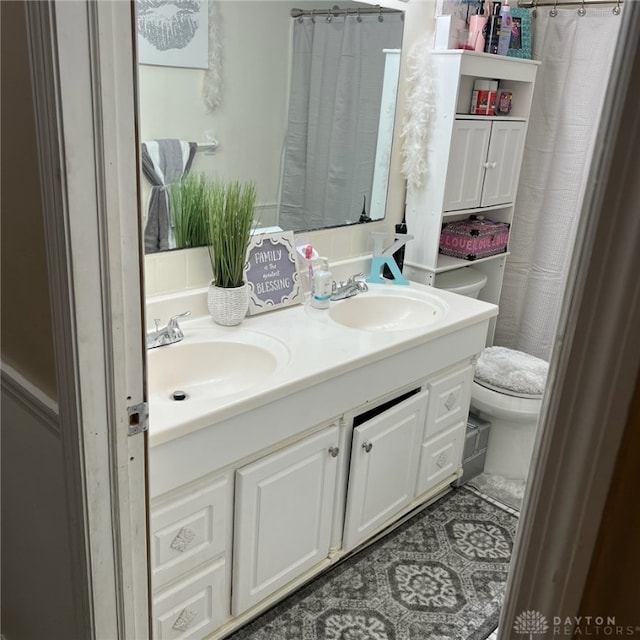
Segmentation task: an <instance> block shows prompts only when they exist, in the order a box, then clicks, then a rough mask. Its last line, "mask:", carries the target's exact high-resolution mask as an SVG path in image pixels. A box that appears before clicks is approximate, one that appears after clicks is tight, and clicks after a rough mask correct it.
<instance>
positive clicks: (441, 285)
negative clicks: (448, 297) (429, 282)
mask: <svg viewBox="0 0 640 640" xmlns="http://www.w3.org/2000/svg"><path fill="white" fill-rule="evenodd" d="M485 284H487V274H486V273H483V272H482V271H480V270H479V269H474V268H473V267H464V268H463V269H455V270H453V271H443V272H442V273H439V274H437V275H436V277H435V282H434V286H435V287H436V288H437V289H445V290H446V291H453V293H459V294H460V295H462V296H467V297H468V298H477V297H478V294H479V293H480V290H481V289H482V287H484V285H485Z"/></svg>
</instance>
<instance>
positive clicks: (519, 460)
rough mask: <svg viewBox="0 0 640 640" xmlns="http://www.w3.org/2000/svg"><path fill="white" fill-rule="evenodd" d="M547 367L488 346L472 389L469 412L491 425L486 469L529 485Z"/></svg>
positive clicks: (538, 359)
mask: <svg viewBox="0 0 640 640" xmlns="http://www.w3.org/2000/svg"><path fill="white" fill-rule="evenodd" d="M548 368H549V365H548V363H547V362H545V361H544V360H541V359H540V358H536V357H534V356H531V355H529V354H527V353H523V352H522V351H516V350H514V349H507V348H505V347H487V348H486V349H484V351H483V352H482V353H481V354H480V357H479V358H478V363H477V365H476V372H475V379H474V382H473V387H472V390H471V411H472V413H475V414H477V415H478V416H479V417H481V418H483V419H485V420H488V421H489V422H491V430H490V431H489V443H488V446H487V456H486V459H485V465H484V470H485V472H486V473H490V474H494V475H500V476H504V477H505V478H510V479H512V480H526V478H527V475H528V473H529V465H530V463H531V454H532V452H533V443H534V438H535V434H536V427H537V424H538V416H539V414H540V407H541V405H542V394H543V392H544V385H545V382H546V378H547V372H548Z"/></svg>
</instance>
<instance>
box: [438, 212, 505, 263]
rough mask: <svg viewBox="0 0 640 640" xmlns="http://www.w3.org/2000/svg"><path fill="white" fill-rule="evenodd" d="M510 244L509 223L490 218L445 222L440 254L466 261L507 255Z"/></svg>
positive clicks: (441, 234) (441, 236) (441, 235)
mask: <svg viewBox="0 0 640 640" xmlns="http://www.w3.org/2000/svg"><path fill="white" fill-rule="evenodd" d="M508 244H509V223H508V222H496V221H495V220H489V219H488V218H484V219H478V218H474V217H473V216H472V217H471V218H469V219H468V220H456V221H455V222H445V223H444V224H443V225H442V232H441V233H440V253H442V254H443V255H446V256H453V257H454V258H462V259H464V260H478V259H479V258H486V257H488V256H494V255H496V254H498V253H505V252H506V250H507V245H508Z"/></svg>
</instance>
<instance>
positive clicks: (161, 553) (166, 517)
mask: <svg viewBox="0 0 640 640" xmlns="http://www.w3.org/2000/svg"><path fill="white" fill-rule="evenodd" d="M231 492H232V484H231V481H230V478H229V477H228V476H217V477H210V478H208V479H205V480H204V481H201V482H198V483H197V484H191V485H188V487H185V488H184V489H183V490H181V491H179V492H178V493H174V494H172V495H171V497H169V498H167V499H162V498H160V499H158V500H155V501H154V502H153V503H152V506H151V520H150V530H151V541H150V542H151V586H152V589H153V590H154V591H155V590H157V589H158V588H160V587H162V586H163V585H165V584H166V583H167V582H169V581H170V580H174V579H176V578H178V577H180V575H182V574H183V573H185V572H186V571H189V570H190V569H193V568H195V567H197V566H198V565H200V564H202V563H203V562H206V561H208V560H211V559H213V558H215V557H216V556H218V555H220V554H222V553H224V552H225V550H226V549H227V548H228V538H229V536H230V533H229V531H230V526H229V523H230V521H231V498H232V495H231Z"/></svg>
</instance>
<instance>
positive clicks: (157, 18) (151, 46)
mask: <svg viewBox="0 0 640 640" xmlns="http://www.w3.org/2000/svg"><path fill="white" fill-rule="evenodd" d="M136 30H137V32H138V62H140V63H141V64H153V65H160V66H167V67H186V68H194V69H207V68H208V67H209V2H208V0H136Z"/></svg>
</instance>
